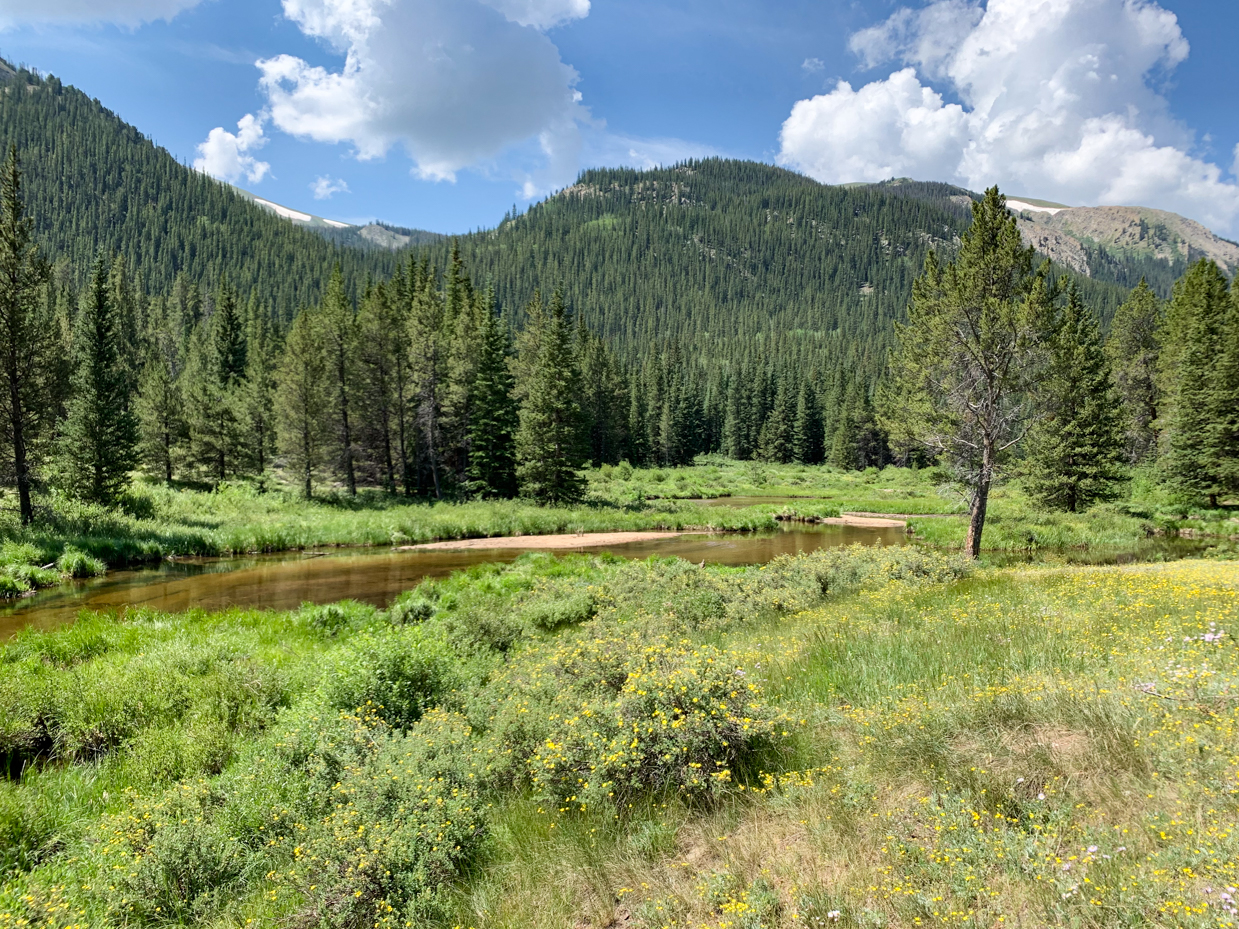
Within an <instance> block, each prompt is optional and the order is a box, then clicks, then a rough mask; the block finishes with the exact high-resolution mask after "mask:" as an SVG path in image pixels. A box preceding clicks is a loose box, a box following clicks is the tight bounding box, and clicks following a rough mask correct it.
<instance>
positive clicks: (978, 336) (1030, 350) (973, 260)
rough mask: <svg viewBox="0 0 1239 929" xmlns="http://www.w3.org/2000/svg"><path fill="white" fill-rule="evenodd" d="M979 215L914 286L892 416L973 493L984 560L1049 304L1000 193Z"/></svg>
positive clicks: (1027, 416) (977, 544)
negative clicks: (992, 508) (997, 486)
mask: <svg viewBox="0 0 1239 929" xmlns="http://www.w3.org/2000/svg"><path fill="white" fill-rule="evenodd" d="M972 211H973V221H972V225H971V226H970V227H969V228H968V230H967V232H965V233H964V235H963V240H962V242H961V245H960V248H959V252H958V256H957V257H956V259H955V260H954V261H952V262H950V263H948V264H947V265H946V266H945V267H944V266H942V265H941V264H940V263H939V262H938V259H937V256H936V255H935V254H934V253H933V252H931V253H930V254H929V257H928V258H926V260H925V270H924V272H923V274H922V275H921V277H920V278H918V279H917V281H916V284H915V285H914V286H913V290H912V304H911V306H910V307H909V310H908V322H907V324H905V325H901V326H899V327H898V328H897V335H898V348H897V350H896V351H895V352H894V353H893V355H892V358H891V370H892V380H891V386H892V389H890V390H889V391H888V392H887V394H886V398H887V402H886V404H885V410H884V415H885V419H886V422H887V423H888V424H889V427H890V428H891V430H892V432H894V433H895V434H897V435H901V434H902V435H906V436H908V437H910V438H912V439H915V440H916V441H918V442H919V443H921V444H923V445H924V446H925V447H927V448H928V449H929V450H930V452H931V453H932V454H934V455H935V456H937V457H938V458H939V459H940V461H941V462H942V464H943V465H944V466H946V467H947V468H949V469H950V471H951V473H952V474H953V475H954V476H955V478H956V479H957V480H958V481H959V482H960V483H961V484H962V485H963V486H964V487H965V488H966V489H967V492H968V495H969V512H968V534H967V538H966V541H965V551H966V553H967V554H968V555H969V556H970V557H972V558H976V557H977V556H978V555H979V554H980V551H981V533H982V531H983V529H984V527H985V515H986V509H987V506H988V503H989V493H990V489H991V487H992V486H993V483H994V478H995V476H996V475H997V473H998V471H999V469H1000V468H1001V467H1002V465H1003V463H1004V460H1005V459H1006V457H1007V456H1008V454H1009V452H1010V451H1011V450H1012V449H1013V448H1014V447H1015V446H1016V445H1017V444H1018V443H1019V442H1020V440H1021V439H1023V437H1024V435H1025V433H1026V431H1027V429H1028V427H1029V424H1030V423H1031V421H1032V416H1033V397H1034V387H1035V383H1036V379H1037V375H1038V373H1039V369H1040V360H1041V359H1040V351H1039V346H1038V335H1039V332H1040V327H1041V326H1042V325H1043V324H1044V323H1043V314H1044V313H1045V311H1046V308H1047V306H1048V304H1049V298H1048V294H1047V290H1046V284H1045V281H1044V279H1043V278H1041V277H1039V276H1034V275H1033V271H1032V259H1033V251H1032V249H1031V248H1025V247H1024V244H1023V242H1022V241H1021V239H1020V233H1019V229H1018V227H1017V226H1016V223H1015V219H1014V217H1013V216H1011V214H1010V213H1008V212H1007V208H1006V198H1005V197H1003V196H1002V195H1001V194H1000V193H999V192H998V188H996V187H992V188H990V189H989V190H987V191H986V193H985V199H984V200H983V201H982V202H980V203H974V204H973V208H972Z"/></svg>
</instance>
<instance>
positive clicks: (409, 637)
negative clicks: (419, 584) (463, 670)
mask: <svg viewBox="0 0 1239 929" xmlns="http://www.w3.org/2000/svg"><path fill="white" fill-rule="evenodd" d="M455 668H456V661H454V659H453V655H452V653H451V652H450V650H449V649H448V648H447V647H446V645H445V644H444V642H443V641H442V640H441V639H440V638H437V637H433V636H431V635H429V634H428V633H427V632H426V631H425V630H423V629H422V628H420V627H418V626H411V627H401V628H396V629H384V630H382V631H379V632H362V633H359V634H358V635H357V636H356V638H355V640H353V641H351V642H349V644H348V645H346V646H345V647H344V648H342V649H341V650H340V651H339V652H338V653H337V655H336V656H335V657H334V660H333V661H332V663H331V666H330V667H329V668H328V669H327V671H326V674H325V682H324V684H323V693H324V696H325V697H326V700H327V703H328V705H329V706H331V707H334V708H335V709H340V710H360V709H362V708H365V707H372V708H373V710H374V712H375V713H376V714H377V715H378V716H379V717H381V718H382V719H383V720H384V721H385V722H386V723H387V724H388V725H390V726H393V727H395V728H405V727H408V726H411V725H412V724H413V723H415V722H417V720H418V719H420V718H421V716H422V714H423V713H424V712H426V710H427V709H428V708H430V707H431V706H433V705H435V704H436V703H437V702H438V701H439V699H440V697H441V696H442V695H443V694H444V693H446V692H447V691H448V690H450V689H451V688H452V686H454V685H455V684H456V683H457V675H456V671H455Z"/></svg>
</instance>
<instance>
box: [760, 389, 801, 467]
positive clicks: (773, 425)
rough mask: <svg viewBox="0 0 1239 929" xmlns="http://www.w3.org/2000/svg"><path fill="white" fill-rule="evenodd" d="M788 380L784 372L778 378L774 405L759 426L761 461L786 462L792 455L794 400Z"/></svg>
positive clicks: (794, 423)
mask: <svg viewBox="0 0 1239 929" xmlns="http://www.w3.org/2000/svg"><path fill="white" fill-rule="evenodd" d="M789 380H790V378H789V377H788V376H787V374H786V373H784V375H783V376H782V377H780V378H779V386H778V389H777V390H776V392H775V395H774V407H773V408H772V409H771V411H770V415H769V416H767V417H766V422H765V423H764V424H763V425H762V428H761V438H760V440H759V442H758V455H759V457H760V458H761V459H762V460H763V461H777V462H783V463H787V462H789V461H791V460H792V459H793V457H794V449H793V445H792V442H793V436H794V429H795V426H796V407H795V403H796V400H795V397H794V395H793V394H792V388H791V385H790V384H789Z"/></svg>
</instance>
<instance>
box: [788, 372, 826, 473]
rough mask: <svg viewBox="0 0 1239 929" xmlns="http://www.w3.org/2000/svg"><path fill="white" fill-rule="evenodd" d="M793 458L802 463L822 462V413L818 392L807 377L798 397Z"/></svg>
mask: <svg viewBox="0 0 1239 929" xmlns="http://www.w3.org/2000/svg"><path fill="white" fill-rule="evenodd" d="M792 458H793V459H794V460H795V461H797V462H799V463H800V464H808V465H815V464H821V462H822V413H821V410H820V409H818V405H817V394H816V392H815V391H814V390H813V385H812V384H810V383H809V380H808V379H807V378H806V379H805V380H803V381H801V383H800V392H799V394H798V395H797V397H796V419H795V422H794V423H793V424H792Z"/></svg>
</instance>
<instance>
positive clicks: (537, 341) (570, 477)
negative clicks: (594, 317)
mask: <svg viewBox="0 0 1239 929" xmlns="http://www.w3.org/2000/svg"><path fill="white" fill-rule="evenodd" d="M528 315H529V323H528V326H527V327H526V330H525V332H523V333H522V336H521V341H520V343H519V351H520V357H519V364H518V370H519V371H520V373H521V377H520V379H519V380H518V382H517V389H518V392H519V396H520V400H521V405H520V426H519V427H518V429H517V433H516V461H517V466H516V474H517V479H518V480H519V482H520V489H521V494H522V495H524V496H526V497H530V498H531V499H533V500H536V501H538V502H539V503H544V504H550V505H556V504H566V503H574V502H576V501H577V500H580V499H581V497H582V496H583V494H584V491H585V480H584V478H583V477H582V476H581V474H580V473H579V472H580V469H581V468H582V467H583V466H584V463H585V457H584V453H583V449H582V446H583V444H584V443H583V436H582V434H581V433H582V429H581V411H580V405H579V398H580V395H581V376H580V371H579V370H578V368H577V359H576V351H575V341H576V340H575V339H574V337H573V335H574V334H573V331H572V324H571V323H570V322H569V320H568V313H567V308H566V307H565V306H564V301H563V296H562V295H561V294H560V293H558V292H556V293H555V295H554V297H553V298H552V299H551V302H550V304H549V306H547V307H546V309H545V310H543V308H542V307H541V305H540V301H538V300H537V298H536V296H535V300H534V301H533V302H531V304H530V306H529V313H528Z"/></svg>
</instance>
